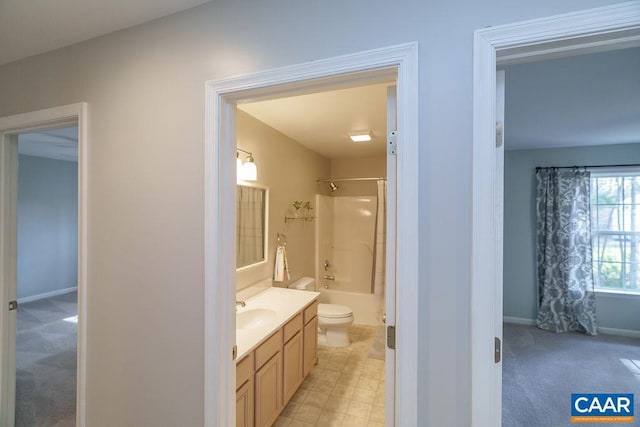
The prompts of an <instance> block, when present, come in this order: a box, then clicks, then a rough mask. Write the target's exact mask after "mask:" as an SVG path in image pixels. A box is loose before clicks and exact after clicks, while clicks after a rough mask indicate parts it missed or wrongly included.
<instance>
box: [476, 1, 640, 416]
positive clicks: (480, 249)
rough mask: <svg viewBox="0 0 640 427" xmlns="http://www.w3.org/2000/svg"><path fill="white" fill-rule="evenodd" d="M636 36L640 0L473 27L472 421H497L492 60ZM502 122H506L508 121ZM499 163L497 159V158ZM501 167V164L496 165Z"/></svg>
mask: <svg viewBox="0 0 640 427" xmlns="http://www.w3.org/2000/svg"><path fill="white" fill-rule="evenodd" d="M639 42H640V2H639V1H631V2H625V3H619V4H615V5H611V6H605V7H600V8H595V9H588V10H582V11H577V12H572V13H567V14H562V15H555V16H550V17H546V18H541V19H535V20H531V21H525V22H518V23H514V24H507V25H500V26H496V27H488V28H483V29H480V30H477V31H476V32H475V34H474V57H473V205H472V206H473V209H472V212H473V214H472V230H473V231H472V256H471V267H472V274H471V403H472V405H471V420H472V424H473V425H475V426H499V425H501V422H502V420H501V408H502V401H501V398H502V396H501V393H502V388H501V387H502V384H501V383H498V381H499V379H500V378H501V373H502V365H501V363H497V364H496V363H494V336H496V333H495V331H496V330H501V328H502V323H501V320H502V319H497V316H496V313H497V312H498V310H499V307H501V306H502V286H503V284H502V278H501V276H502V271H498V270H499V269H500V270H501V266H502V256H503V248H502V247H500V245H501V240H500V236H501V234H502V233H501V231H498V230H497V226H498V224H499V218H500V213H499V212H497V207H498V206H501V205H502V200H497V197H498V194H499V193H500V189H501V188H502V186H503V185H504V183H503V182H501V181H500V180H499V177H500V176H501V175H502V172H503V166H502V163H501V162H498V159H497V156H496V148H495V147H496V144H495V122H496V66H497V65H508V64H514V63H520V62H531V61H534V60H542V59H551V58H559V57H566V56H571V55H577V54H583V53H593V52H599V51H605V50H612V49H617V48H623V47H631V46H638V45H640V44H639ZM506 126H508V124H506ZM499 163H500V164H499ZM498 168H500V170H498Z"/></svg>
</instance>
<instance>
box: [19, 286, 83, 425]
mask: <svg viewBox="0 0 640 427" xmlns="http://www.w3.org/2000/svg"><path fill="white" fill-rule="evenodd" d="M77 298H78V296H77V293H76V292H73V293H68V294H64V295H59V296H56V297H51V298H47V299H42V300H38V301H33V302H29V303H23V304H20V305H19V306H18V331H17V336H16V427H27V426H28V427H68V426H75V417H76V414H75V411H76V347H77V345H76V342H77V324H76V323H73V322H70V321H65V320H64V319H66V318H69V317H73V316H76V315H77V314H78V304H77Z"/></svg>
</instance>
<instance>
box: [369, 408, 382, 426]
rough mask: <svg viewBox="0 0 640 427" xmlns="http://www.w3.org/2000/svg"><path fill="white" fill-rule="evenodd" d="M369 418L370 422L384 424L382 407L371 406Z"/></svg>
mask: <svg viewBox="0 0 640 427" xmlns="http://www.w3.org/2000/svg"><path fill="white" fill-rule="evenodd" d="M369 418H370V419H371V421H375V422H378V423H383V424H384V405H373V408H372V409H371V415H370V416H369Z"/></svg>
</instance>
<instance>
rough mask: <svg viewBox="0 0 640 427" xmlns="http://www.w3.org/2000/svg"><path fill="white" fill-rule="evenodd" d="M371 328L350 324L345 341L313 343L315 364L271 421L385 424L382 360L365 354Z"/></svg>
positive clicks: (355, 425) (295, 424) (372, 426)
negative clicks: (344, 345)
mask: <svg viewBox="0 0 640 427" xmlns="http://www.w3.org/2000/svg"><path fill="white" fill-rule="evenodd" d="M375 333H376V328H375V327H374V326H362V325H352V326H351V327H350V328H349V336H350V337H351V345H350V346H349V347H347V348H329V347H318V365H317V366H316V367H315V368H313V370H312V371H311V373H309V376H308V377H307V379H306V380H305V381H304V383H303V384H302V385H301V386H300V389H298V391H297V392H296V394H295V395H294V396H293V397H292V398H291V401H290V402H289V404H288V405H287V406H286V407H285V408H284V410H283V411H282V414H280V417H279V418H278V420H277V421H276V423H275V426H276V427H281V426H289V427H298V426H300V427H302V426H322V427H332V426H348V427H359V426H366V427H375V426H384V361H383V360H380V359H374V358H371V357H368V353H369V348H370V347H371V344H372V343H373V340H374V337H375Z"/></svg>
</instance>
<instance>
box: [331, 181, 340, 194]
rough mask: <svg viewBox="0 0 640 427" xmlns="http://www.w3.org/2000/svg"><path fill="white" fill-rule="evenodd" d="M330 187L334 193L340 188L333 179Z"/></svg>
mask: <svg viewBox="0 0 640 427" xmlns="http://www.w3.org/2000/svg"><path fill="white" fill-rule="evenodd" d="M329 187H330V188H331V192H332V193H333V192H334V191H336V190H337V189H338V188H340V187H338V186H337V185H336V184H335V182H333V181H331V182H330V183H329Z"/></svg>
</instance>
